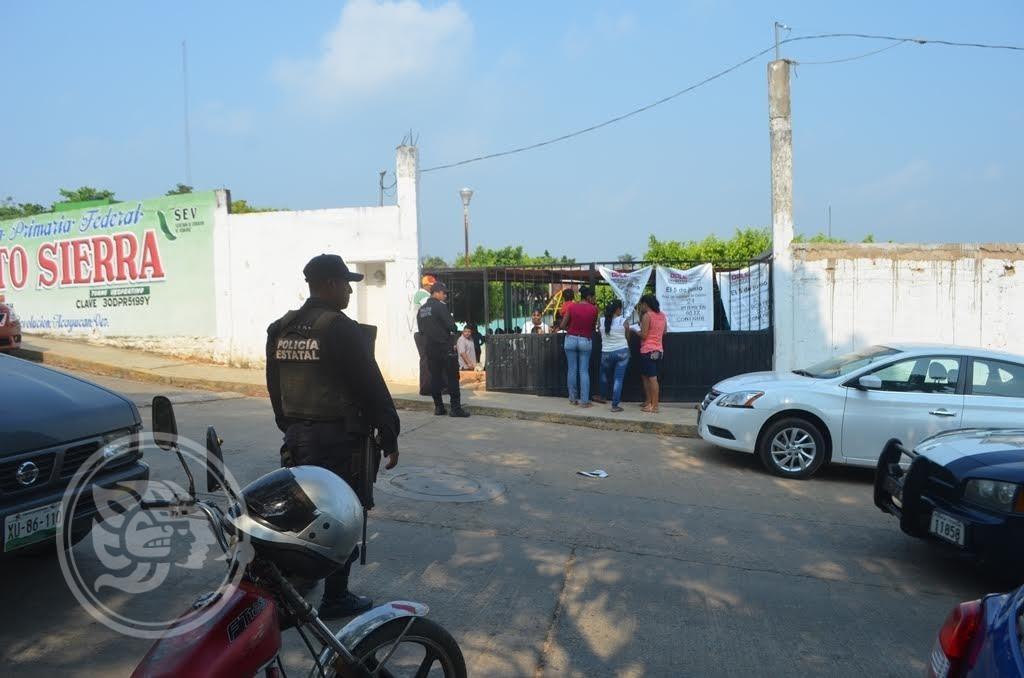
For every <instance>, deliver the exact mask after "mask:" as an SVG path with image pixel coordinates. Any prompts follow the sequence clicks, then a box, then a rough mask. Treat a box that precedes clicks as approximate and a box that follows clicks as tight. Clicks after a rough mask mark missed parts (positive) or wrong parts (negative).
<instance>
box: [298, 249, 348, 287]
mask: <svg viewBox="0 0 1024 678" xmlns="http://www.w3.org/2000/svg"><path fill="white" fill-rule="evenodd" d="M302 275H304V276H306V282H319V281H321V280H330V279H332V278H336V279H340V280H347V281H349V282H357V281H359V280H362V279H363V274H362V273H353V272H352V271H350V270H348V266H346V265H345V262H344V261H343V260H342V258H341V257H339V256H338V255H337V254H320V255H317V256H315V257H313V258H312V259H310V260H309V263H308V264H306V267H305V268H304V269H302Z"/></svg>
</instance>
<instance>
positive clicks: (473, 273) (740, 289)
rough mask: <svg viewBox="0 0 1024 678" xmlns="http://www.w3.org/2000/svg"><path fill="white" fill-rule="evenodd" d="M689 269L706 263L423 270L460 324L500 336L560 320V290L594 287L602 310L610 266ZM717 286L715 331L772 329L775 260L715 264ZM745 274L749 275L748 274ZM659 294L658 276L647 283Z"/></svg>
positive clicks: (608, 297) (608, 294)
mask: <svg viewBox="0 0 1024 678" xmlns="http://www.w3.org/2000/svg"><path fill="white" fill-rule="evenodd" d="M656 263H657V264H659V265H662V266H668V267H671V268H677V269H688V268H692V267H694V266H697V265H700V264H703V263H707V262H700V261H696V262H695V261H669V262H652V261H631V262H620V261H614V262H601V261H598V262H588V263H580V264H577V263H556V264H540V265H520V266H501V267H498V266H495V267H487V268H446V269H435V270H424V273H432V274H434V275H435V276H436V277H437V278H438V279H439V280H441V281H443V282H444V283H445V284H447V285H448V288H449V300H448V303H449V307H450V309H451V311H452V315H453V316H454V317H455V319H456V320H457V321H459V322H469V323H473V324H475V325H482V326H484V327H485V328H487V329H489V330H491V331H493V332H496V333H499V334H504V333H515V331H516V329H517V328H521V327H522V326H523V324H524V323H525V322H526V320H527V319H528V318H529V317H530V315H531V314H532V313H533V311H535V310H540V311H542V312H543V311H546V313H545V322H547V323H548V324H551V323H553V322H555V320H556V315H557V313H556V309H555V308H554V305H553V304H552V303H551V302H552V299H553V298H555V297H556V296H557V295H558V294H559V293H560V292H561V291H564V290H573V291H574V292H576V293H577V294H578V290H579V288H580V287H582V286H584V285H587V286H590V287H592V288H595V290H596V294H597V301H598V306H599V307H603V306H604V305H605V304H606V303H607V302H608V301H610V300H611V299H613V298H614V297H615V295H614V293H613V292H612V290H611V287H610V286H609V285H608V284H607V283H606V282H605V280H604V278H603V277H602V276H601V274H600V272H599V267H602V266H603V267H606V268H610V269H613V270H616V271H620V272H627V273H628V272H633V271H637V270H640V269H642V268H644V267H647V266H653V265H655V264H656ZM712 265H713V267H714V272H715V274H714V275H713V276H712V280H713V285H714V294H713V299H714V304H715V310H714V330H715V331H736V330H739V331H749V330H760V329H768V327H769V326H770V318H771V313H772V296H771V285H770V281H771V260H770V259H768V258H761V259H752V260H742V261H720V262H712ZM744 272H745V273H746V275H744ZM722 278H725V279H726V280H727V281H728V283H729V284H728V292H729V294H726V295H723V294H722V289H721V284H720V279H722ZM647 288H648V289H647V290H646V291H647V292H650V293H654V292H655V272H654V270H653V269H652V271H651V278H650V280H649V281H648V284H647Z"/></svg>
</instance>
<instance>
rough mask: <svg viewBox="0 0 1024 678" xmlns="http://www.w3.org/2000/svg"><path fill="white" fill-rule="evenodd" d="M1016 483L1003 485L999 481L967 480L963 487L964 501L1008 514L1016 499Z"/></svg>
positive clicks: (1003, 483)
mask: <svg viewBox="0 0 1024 678" xmlns="http://www.w3.org/2000/svg"><path fill="white" fill-rule="evenodd" d="M1018 487H1019V486H1018V485H1017V483H1005V482H1003V481H1001V480H968V481H967V486H966V487H964V499H967V500H969V501H972V502H974V503H975V504H979V505H981V506H987V507H988V508H993V509H996V510H997V511H1003V512H1005V513H1010V512H1012V511H1013V509H1014V499H1015V498H1016V497H1017V489H1018Z"/></svg>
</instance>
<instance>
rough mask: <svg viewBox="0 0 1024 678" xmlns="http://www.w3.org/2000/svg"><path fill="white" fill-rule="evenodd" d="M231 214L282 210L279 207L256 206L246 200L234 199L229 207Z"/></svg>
mask: <svg viewBox="0 0 1024 678" xmlns="http://www.w3.org/2000/svg"><path fill="white" fill-rule="evenodd" d="M228 211H229V212H231V214H251V213H253V212H280V211H281V210H280V209H279V208H277V207H254V206H253V205H250V204H249V203H248V202H246V201H245V200H232V201H231V207H230V208H229V209H228Z"/></svg>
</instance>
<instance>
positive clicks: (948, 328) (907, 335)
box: [774, 243, 1024, 370]
mask: <svg viewBox="0 0 1024 678" xmlns="http://www.w3.org/2000/svg"><path fill="white" fill-rule="evenodd" d="M790 254H791V261H792V268H791V271H792V272H791V274H789V276H786V277H783V276H778V275H776V276H775V279H774V285H775V289H774V294H775V303H776V308H777V309H780V308H785V309H786V311H787V314H791V315H789V317H787V318H782V319H781V320H778V319H777V323H776V327H775V366H776V369H780V370H789V369H794V368H797V367H802V366H807V365H809V364H811V363H814V362H817V361H819V360H824V359H826V358H828V357H830V356H834V355H838V354H841V353H845V352H848V351H852V350H855V349H857V348H860V347H864V346H867V345H870V344H875V343H886V342H895V341H913V342H935V343H950V344H959V345H965V346H979V347H983V348H990V349H997V350H1005V351H1010V352H1013V353H1019V354H1022V355H1024V245H1021V244H989V245H985V244H952V245H915V244H849V245H847V244H842V245H834V244H824V243H822V244H794V245H792V246H791V247H790ZM787 278H788V279H787Z"/></svg>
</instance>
